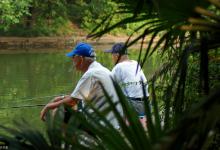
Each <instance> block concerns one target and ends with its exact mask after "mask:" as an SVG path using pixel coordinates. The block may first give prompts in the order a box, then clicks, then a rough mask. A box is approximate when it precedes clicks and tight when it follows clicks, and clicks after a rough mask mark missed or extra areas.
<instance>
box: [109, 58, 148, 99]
mask: <svg viewBox="0 0 220 150" xmlns="http://www.w3.org/2000/svg"><path fill="white" fill-rule="evenodd" d="M137 67H138V70H137ZM112 75H113V77H114V79H115V80H116V82H117V83H118V84H119V85H120V87H121V88H122V90H123V92H124V94H125V95H126V96H127V97H132V98H142V97H143V96H144V94H143V88H142V81H143V83H144V85H145V89H146V96H149V93H148V85H147V79H146V77H145V75H144V73H143V71H142V69H141V67H140V65H138V63H137V61H134V60H129V61H123V62H120V63H118V64H117V65H116V66H115V67H114V68H113V69H112Z"/></svg>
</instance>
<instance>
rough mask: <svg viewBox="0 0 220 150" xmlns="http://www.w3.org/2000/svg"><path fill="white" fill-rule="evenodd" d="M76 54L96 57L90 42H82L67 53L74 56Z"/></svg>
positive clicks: (68, 55)
mask: <svg viewBox="0 0 220 150" xmlns="http://www.w3.org/2000/svg"><path fill="white" fill-rule="evenodd" d="M75 55H78V56H83V57H95V52H94V50H93V48H92V46H91V45H90V44H87V43H83V42H80V43H78V44H77V45H76V47H75V48H74V49H73V50H72V51H71V52H69V53H67V54H66V56H67V57H73V56H75Z"/></svg>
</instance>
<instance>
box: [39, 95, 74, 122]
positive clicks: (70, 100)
mask: <svg viewBox="0 0 220 150" xmlns="http://www.w3.org/2000/svg"><path fill="white" fill-rule="evenodd" d="M77 101H78V99H75V98H73V97H70V96H65V97H64V98H63V97H61V96H60V97H56V98H55V99H54V100H53V101H52V102H49V103H48V104H47V105H46V106H44V108H43V109H42V110H41V112H40V118H41V120H43V121H44V120H45V115H46V113H47V111H48V110H50V109H55V108H57V107H59V106H60V105H62V104H67V105H70V106H74V105H76V104H77Z"/></svg>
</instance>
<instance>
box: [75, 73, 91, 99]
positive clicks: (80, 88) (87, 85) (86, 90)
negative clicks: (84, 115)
mask: <svg viewBox="0 0 220 150" xmlns="http://www.w3.org/2000/svg"><path fill="white" fill-rule="evenodd" d="M91 82H92V81H91V76H83V77H82V78H81V79H80V80H79V82H78V83H77V85H76V88H75V89H74V91H73V92H72V94H71V97H73V98H77V99H81V100H83V99H85V98H87V97H88V96H89V94H90V91H91V90H90V89H91V84H92V83H91Z"/></svg>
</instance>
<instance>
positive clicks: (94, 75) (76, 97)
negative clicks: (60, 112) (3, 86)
mask: <svg viewBox="0 0 220 150" xmlns="http://www.w3.org/2000/svg"><path fill="white" fill-rule="evenodd" d="M66 56H68V57H70V58H72V61H73V65H74V67H75V68H76V70H78V71H81V72H83V73H84V74H83V75H82V77H81V79H80V80H79V81H78V83H77V85H76V87H75V89H74V90H73V92H72V94H71V95H67V96H60V97H56V98H55V99H54V100H53V101H52V102H50V103H48V104H47V105H46V106H45V107H44V108H43V109H42V111H41V114H40V117H41V119H42V120H44V119H45V114H46V112H47V111H48V110H50V109H54V108H57V107H58V106H60V105H62V104H70V105H75V104H76V103H78V102H80V101H86V100H92V101H96V104H95V106H96V107H97V108H100V107H103V105H102V104H103V102H104V101H105V96H104V93H103V89H102V87H101V85H100V83H101V84H102V85H103V87H104V89H105V90H106V91H107V93H108V94H109V96H110V97H112V100H113V102H116V101H117V100H118V97H117V94H116V92H115V89H114V87H113V83H112V80H111V72H110V71H109V70H108V69H107V68H105V67H103V66H102V65H101V64H100V63H98V62H97V61H95V58H96V57H95V52H94V50H93V48H92V46H91V45H90V44H87V43H79V44H77V45H76V47H75V48H74V49H73V50H72V51H71V52H69V53H67V55H66ZM85 103H86V102H85ZM100 109H101V108H100ZM107 118H108V119H110V118H111V119H113V117H111V116H108V117H107ZM112 124H113V126H115V127H116V128H117V126H118V125H117V122H116V120H114V119H113V121H112Z"/></svg>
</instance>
